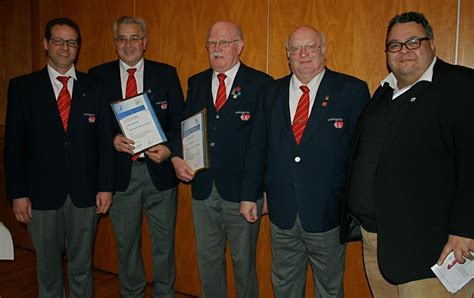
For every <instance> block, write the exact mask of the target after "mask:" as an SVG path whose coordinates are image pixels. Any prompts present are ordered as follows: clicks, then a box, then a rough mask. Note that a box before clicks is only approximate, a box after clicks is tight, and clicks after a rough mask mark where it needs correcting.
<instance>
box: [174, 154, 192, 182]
mask: <svg viewBox="0 0 474 298" xmlns="http://www.w3.org/2000/svg"><path fill="white" fill-rule="evenodd" d="M171 163H172V164H173V167H174V171H175V172H176V177H178V178H179V179H181V180H183V181H184V182H189V181H191V180H193V178H194V174H195V173H194V171H193V169H191V167H190V166H189V165H188V163H187V162H186V161H185V160H184V159H182V158H179V157H176V156H175V157H173V158H171Z"/></svg>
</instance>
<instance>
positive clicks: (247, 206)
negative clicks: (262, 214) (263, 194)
mask: <svg viewBox="0 0 474 298" xmlns="http://www.w3.org/2000/svg"><path fill="white" fill-rule="evenodd" d="M240 214H242V216H243V217H244V218H245V220H246V221H248V222H256V221H257V219H258V217H257V203H255V202H250V201H240Z"/></svg>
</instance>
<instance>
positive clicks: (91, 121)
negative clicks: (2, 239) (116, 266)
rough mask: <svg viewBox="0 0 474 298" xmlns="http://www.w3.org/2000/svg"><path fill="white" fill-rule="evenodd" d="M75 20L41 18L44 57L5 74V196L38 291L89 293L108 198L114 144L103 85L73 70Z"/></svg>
mask: <svg viewBox="0 0 474 298" xmlns="http://www.w3.org/2000/svg"><path fill="white" fill-rule="evenodd" d="M80 45H81V34H80V31H79V27H78V26H77V24H76V23H75V22H74V21H72V20H70V19H66V18H58V19H53V20H51V21H49V22H48V23H47V25H46V30H45V38H44V49H45V50H46V53H47V58H48V62H47V63H48V64H47V66H46V67H45V68H44V69H43V70H41V71H38V72H33V73H31V74H27V75H24V76H21V77H18V78H14V79H12V80H11V81H10V85H9V88H8V105H7V115H6V128H5V159H4V160H5V176H6V188H7V198H8V199H9V200H12V201H13V211H14V213H15V216H16V219H17V220H18V221H20V222H23V223H27V224H28V230H29V232H30V236H31V238H32V240H33V245H34V248H35V250H36V257H37V277H38V288H39V296H40V297H65V291H64V285H63V280H64V275H63V257H64V255H65V254H66V255H67V257H68V271H69V274H68V276H69V280H68V284H69V291H70V294H69V296H71V297H92V294H93V290H92V286H93V279H92V250H93V246H94V245H93V244H94V237H95V228H96V222H97V215H96V213H106V212H107V211H108V209H109V207H110V205H111V203H112V190H113V177H112V175H111V172H112V171H113V159H112V153H113V147H112V134H111V129H110V118H109V117H110V112H109V107H108V105H107V103H106V101H105V99H104V98H103V89H102V85H100V84H98V82H97V81H95V80H93V79H92V78H90V77H89V76H87V75H86V74H84V73H81V72H79V71H77V70H76V69H75V67H74V60H75V59H76V57H77V53H78V50H79V47H80Z"/></svg>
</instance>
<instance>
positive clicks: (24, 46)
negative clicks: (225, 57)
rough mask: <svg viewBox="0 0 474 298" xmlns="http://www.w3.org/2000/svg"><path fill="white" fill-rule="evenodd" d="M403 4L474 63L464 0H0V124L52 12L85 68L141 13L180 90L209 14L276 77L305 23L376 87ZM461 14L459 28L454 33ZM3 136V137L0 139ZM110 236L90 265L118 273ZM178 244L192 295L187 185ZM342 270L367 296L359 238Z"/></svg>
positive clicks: (107, 53)
mask: <svg viewBox="0 0 474 298" xmlns="http://www.w3.org/2000/svg"><path fill="white" fill-rule="evenodd" d="M408 10H415V11H420V12H423V13H424V14H425V15H426V16H427V18H428V19H429V20H430V22H431V24H432V26H433V29H434V33H435V39H436V43H437V53H438V55H439V56H440V57H441V58H442V59H444V60H446V61H447V62H451V63H453V62H454V59H455V56H456V41H457V42H458V45H459V49H458V50H457V55H458V62H459V64H463V65H466V66H470V67H473V66H474V52H473V51H472V48H473V46H474V29H472V28H474V21H473V19H474V3H473V1H470V0H465V1H462V5H461V6H460V17H459V19H458V1H457V0H444V1H442V0H240V1H234V0H219V1H217V0H173V1H169V0H167V1H165V0H82V1H69V2H65V1H59V0H15V1H12V0H0V25H1V26H2V30H0V53H1V56H2V59H1V62H0V63H1V64H0V65H1V69H0V125H3V124H4V121H5V118H4V112H5V106H6V88H7V85H8V80H9V79H10V78H11V77H14V76H17V75H19V74H22V73H27V72H29V71H31V70H38V69H41V68H42V67H43V66H44V64H45V55H44V51H43V50H42V44H41V43H42V39H43V34H44V33H43V30H44V26H45V24H46V22H47V21H48V20H49V19H51V18H53V17H58V16H67V17H70V18H72V19H74V20H75V21H76V22H77V23H78V24H79V25H80V27H81V31H82V35H83V40H84V43H83V45H82V49H81V53H80V59H79V62H78V65H77V67H78V69H79V70H82V71H87V69H88V68H90V67H91V66H94V65H97V64H99V63H103V62H105V61H109V60H112V59H115V57H116V56H115V53H114V47H113V41H112V23H113V20H114V19H115V18H117V17H119V16H121V15H126V14H128V15H136V16H141V17H143V18H144V19H145V20H146V21H147V23H148V26H149V35H148V39H149V45H148V49H147V53H146V57H147V58H149V59H155V60H159V61H162V62H166V63H169V64H172V65H174V66H175V67H177V69H178V73H179V76H180V79H181V83H182V85H183V88H184V90H186V79H187V78H188V77H189V76H190V75H191V74H193V73H196V72H198V71H200V70H202V69H204V68H206V67H208V62H207V56H206V51H205V48H204V41H205V35H206V32H207V28H208V27H209V26H210V25H211V24H212V23H213V22H214V21H216V20H219V19H230V20H234V21H236V22H238V23H240V24H241V26H242V29H243V32H244V38H245V50H244V53H243V55H242V60H243V61H244V63H246V64H248V65H249V66H252V67H255V68H257V69H260V70H263V71H266V72H268V73H269V74H270V75H272V76H273V77H275V78H277V77H281V76H283V75H285V74H287V73H288V72H289V71H288V66H287V61H286V57H285V52H284V47H283V44H284V41H285V39H286V37H287V35H288V33H289V32H290V31H291V30H292V29H293V28H294V27H296V26H298V25H301V24H311V25H313V26H315V27H317V28H319V29H320V30H322V31H323V32H325V34H326V39H327V46H328V51H327V65H328V67H330V68H331V69H333V70H336V71H340V72H345V73H349V74H352V75H354V76H357V77H359V78H361V79H363V80H365V81H367V82H368V84H369V86H370V88H371V91H374V90H375V88H376V87H377V85H378V84H379V82H380V80H381V79H382V78H383V77H384V76H385V75H386V74H387V69H386V66H385V54H384V38H385V30H386V25H387V22H388V21H389V19H390V18H391V17H392V16H393V15H395V14H397V13H400V12H404V11H408ZM458 21H459V24H460V27H459V29H460V30H459V39H458V40H456V24H457V22H458ZM2 136H3V133H2ZM1 140H2V142H3V138H2V139H1ZM2 164H3V163H2ZM1 175H3V171H2V174H1ZM0 178H1V185H0V186H1V187H2V188H4V182H3V176H1V177H0ZM3 196H4V192H2V196H1V197H0V220H2V221H4V222H5V223H6V224H7V226H9V228H10V229H11V230H13V232H14V238H15V241H16V243H17V244H19V245H23V246H31V243H30V241H29V238H28V235H27V234H26V229H25V228H24V227H22V226H21V225H19V224H17V223H15V221H14V219H13V217H12V214H11V212H10V209H9V208H8V206H7V205H6V203H5V200H4V199H3ZM144 229H146V226H145V227H144ZM268 229H269V222H268V217H265V218H264V219H263V221H262V225H261V232H260V238H259V246H258V264H257V265H258V274H259V279H260V293H261V296H262V297H271V296H272V295H271V283H270V274H269V272H270V243H269V235H268ZM114 241H115V240H114V237H113V233H112V228H111V224H110V220H109V219H108V218H104V219H102V220H101V222H100V225H99V230H98V236H97V243H96V253H95V265H96V267H98V268H101V269H104V270H110V271H115V270H116V268H117V262H116V257H115V242H114ZM176 246H177V247H176V257H177V263H178V264H177V265H178V267H177V280H176V288H177V289H178V290H180V291H182V292H187V293H191V294H196V295H198V294H199V277H198V274H197V266H196V258H195V252H194V234H193V228H192V221H191V210H190V192H189V187H187V186H183V185H182V186H180V195H179V211H178V222H177V233H176ZM144 254H145V255H146V258H147V259H148V261H147V262H146V264H147V267H146V270H147V276H148V278H150V276H151V268H150V265H151V263H150V262H149V255H150V243H149V239H148V238H145V245H144ZM229 267H230V266H229ZM346 267H347V269H346V277H345V287H346V296H347V297H368V296H370V294H369V293H370V292H369V290H368V286H367V282H366V279H365V275H364V272H363V266H362V256H361V248H360V242H356V243H351V244H350V245H349V246H348V257H347V266H346ZM228 280H229V291H230V297H234V296H235V294H234V291H233V281H232V277H231V273H230V270H229V274H228ZM308 284H309V288H308V289H311V287H312V282H311V280H310V279H308Z"/></svg>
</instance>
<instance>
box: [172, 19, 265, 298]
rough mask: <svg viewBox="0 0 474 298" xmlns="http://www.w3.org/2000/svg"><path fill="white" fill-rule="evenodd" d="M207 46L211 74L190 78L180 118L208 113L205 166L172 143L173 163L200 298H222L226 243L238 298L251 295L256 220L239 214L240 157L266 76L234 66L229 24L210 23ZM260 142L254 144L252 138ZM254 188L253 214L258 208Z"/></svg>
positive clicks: (233, 31) (247, 151)
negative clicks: (185, 193)
mask: <svg viewBox="0 0 474 298" xmlns="http://www.w3.org/2000/svg"><path fill="white" fill-rule="evenodd" d="M206 48H207V50H208V57H209V63H210V65H211V68H210V69H207V70H205V71H203V72H201V73H198V74H196V75H194V76H192V77H191V78H189V80H188V94H187V101H186V107H185V111H184V118H187V117H189V116H191V115H193V114H195V113H197V112H199V111H201V110H202V109H204V108H206V109H207V123H206V125H207V132H208V135H207V142H208V143H207V145H208V148H209V160H210V168H209V169H207V170H205V171H202V172H199V173H195V172H194V171H193V170H192V169H191V168H190V167H189V165H188V164H187V163H186V161H184V160H183V159H182V158H181V156H182V152H181V149H180V146H179V144H178V146H177V148H178V149H177V150H175V152H173V155H174V156H173V157H172V163H173V165H174V167H175V170H176V174H177V176H178V178H180V179H181V180H183V181H186V182H189V181H191V185H192V198H193V199H192V209H193V220H194V228H195V234H196V246H197V255H198V266H199V274H200V277H201V285H202V296H203V297H216V298H221V297H227V286H226V269H225V268H226V266H225V250H226V243H227V242H228V243H229V246H230V253H231V256H232V261H233V268H234V275H235V287H236V292H237V297H257V296H258V285H257V276H256V268H255V253H256V251H255V249H256V242H257V237H258V227H259V222H256V223H248V222H247V221H246V220H245V219H244V218H243V217H242V216H241V215H240V213H239V208H240V201H241V197H242V195H243V194H242V191H243V190H242V189H241V182H242V181H241V177H242V175H243V173H244V172H245V171H246V167H245V166H244V159H245V157H246V155H247V156H252V155H255V152H253V147H252V146H250V145H249V144H252V143H253V142H255V141H256V140H255V139H252V137H251V135H250V128H251V126H252V123H253V118H252V117H253V114H254V111H255V109H256V102H257V90H258V88H259V87H260V86H261V85H262V84H263V83H265V82H267V81H270V80H271V77H270V76H268V75H266V74H265V73H263V72H260V71H257V70H255V69H252V68H250V67H248V66H246V65H245V64H243V63H241V62H240V61H239V58H240V54H241V53H242V50H243V48H244V41H243V36H242V31H241V29H240V28H239V26H238V25H237V24H235V23H233V22H228V21H220V22H216V23H215V24H213V25H212V26H211V28H210V29H209V33H208V37H207V41H206ZM257 141H258V140H257ZM262 197H263V194H262V188H261V186H260V187H259V192H258V198H259V199H258V200H257V202H256V204H257V206H258V213H259V215H260V213H261V211H262V204H263V202H262V201H263V199H262Z"/></svg>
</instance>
